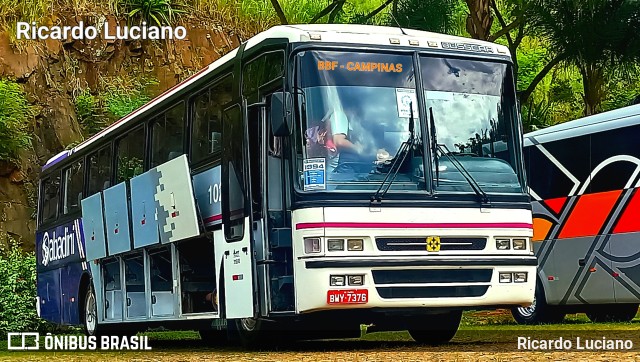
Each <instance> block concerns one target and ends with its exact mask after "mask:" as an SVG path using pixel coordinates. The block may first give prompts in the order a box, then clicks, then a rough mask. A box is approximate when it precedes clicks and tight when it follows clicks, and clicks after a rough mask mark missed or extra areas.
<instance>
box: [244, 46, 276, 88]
mask: <svg viewBox="0 0 640 362" xmlns="http://www.w3.org/2000/svg"><path fill="white" fill-rule="evenodd" d="M283 74H284V52H282V51H276V52H272V53H267V54H265V55H263V56H261V57H260V58H257V59H255V60H252V61H250V62H249V63H247V65H246V66H245V67H244V71H243V72H242V93H244V94H248V93H253V92H255V91H257V90H258V88H260V86H261V85H263V84H266V83H268V82H269V81H272V80H274V79H276V78H278V77H281V76H282V75H283Z"/></svg>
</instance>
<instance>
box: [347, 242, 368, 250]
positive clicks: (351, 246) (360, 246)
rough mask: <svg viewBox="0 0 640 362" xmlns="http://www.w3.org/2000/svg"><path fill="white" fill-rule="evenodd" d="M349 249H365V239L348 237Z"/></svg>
mask: <svg viewBox="0 0 640 362" xmlns="http://www.w3.org/2000/svg"><path fill="white" fill-rule="evenodd" d="M347 250H349V251H362V250H364V240H362V239H347Z"/></svg>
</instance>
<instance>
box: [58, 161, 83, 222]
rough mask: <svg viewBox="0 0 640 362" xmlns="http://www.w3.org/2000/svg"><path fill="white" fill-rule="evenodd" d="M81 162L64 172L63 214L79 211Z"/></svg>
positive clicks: (81, 181) (81, 180) (81, 176)
mask: <svg viewBox="0 0 640 362" xmlns="http://www.w3.org/2000/svg"><path fill="white" fill-rule="evenodd" d="M83 178H84V173H83V167H82V162H78V163H76V164H74V165H73V166H71V167H69V168H68V169H66V170H65V172H64V206H63V208H62V213H63V214H65V215H66V214H70V213H73V212H75V211H78V210H80V200H82V187H83V185H84V179H83Z"/></svg>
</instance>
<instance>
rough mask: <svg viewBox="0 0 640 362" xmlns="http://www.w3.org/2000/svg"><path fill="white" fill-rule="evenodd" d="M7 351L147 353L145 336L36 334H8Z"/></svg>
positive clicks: (147, 345) (146, 338)
mask: <svg viewBox="0 0 640 362" xmlns="http://www.w3.org/2000/svg"><path fill="white" fill-rule="evenodd" d="M7 349H8V350H14V351H38V350H45V351H149V350H151V346H149V337H147V336H100V337H96V336H75V335H60V336H54V335H52V334H51V333H47V334H46V335H45V336H44V337H42V338H40V334H39V333H37V332H24V333H8V334H7Z"/></svg>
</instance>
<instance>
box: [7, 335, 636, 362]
mask: <svg viewBox="0 0 640 362" xmlns="http://www.w3.org/2000/svg"><path fill="white" fill-rule="evenodd" d="M636 336H637V334H636ZM636 338H637V337H636ZM152 347H153V349H154V350H152V351H145V352H75V353H74V352H37V353H33V354H27V353H22V352H21V353H15V354H4V355H2V356H0V359H3V360H16V361H34V360H44V361H81V362H86V361H87V360H91V361H110V362H115V361H313V362H320V361H394V362H400V361H427V360H428V361H512V360H525V361H638V360H640V351H633V352H615V351H603V352H575V351H574V352H561V351H549V352H529V351H518V350H517V344H516V343H515V342H514V341H509V342H499V341H496V342H486V341H481V340H474V341H460V340H458V339H454V342H453V343H451V344H448V345H445V346H439V347H426V346H420V345H417V344H415V343H414V342H411V341H371V340H335V341H313V342H299V343H297V344H295V345H293V346H291V347H289V348H287V349H285V350H268V351H246V350H242V349H241V348H237V347H234V348H230V347H225V348H220V349H215V348H211V347H207V346H203V345H202V343H200V342H199V341H156V342H154V343H152Z"/></svg>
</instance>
